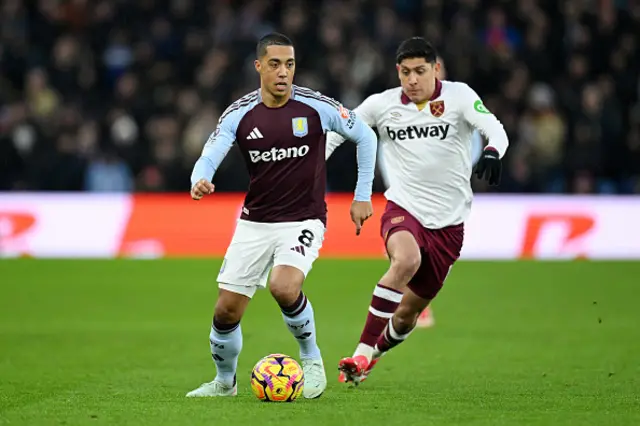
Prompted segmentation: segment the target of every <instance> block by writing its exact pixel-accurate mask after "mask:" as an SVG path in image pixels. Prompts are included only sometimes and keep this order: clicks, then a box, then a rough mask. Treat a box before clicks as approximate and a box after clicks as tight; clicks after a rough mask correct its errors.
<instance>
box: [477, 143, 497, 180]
mask: <svg viewBox="0 0 640 426" xmlns="http://www.w3.org/2000/svg"><path fill="white" fill-rule="evenodd" d="M475 173H476V177H477V178H478V179H484V180H487V181H489V185H493V186H497V185H499V184H500V177H501V176H502V162H501V161H500V154H498V151H496V150H495V148H491V147H487V148H485V149H484V151H483V152H482V155H481V156H480V160H478V164H476V172H475Z"/></svg>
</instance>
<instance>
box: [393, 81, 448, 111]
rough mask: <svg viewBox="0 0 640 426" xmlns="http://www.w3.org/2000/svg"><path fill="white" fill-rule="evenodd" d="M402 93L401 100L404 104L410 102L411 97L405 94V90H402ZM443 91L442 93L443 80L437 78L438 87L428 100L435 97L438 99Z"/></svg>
mask: <svg viewBox="0 0 640 426" xmlns="http://www.w3.org/2000/svg"><path fill="white" fill-rule="evenodd" d="M401 93H402V95H400V101H401V102H402V105H407V104H410V103H411V99H409V97H408V96H407V95H405V94H404V91H402V92H401ZM441 93H442V82H441V81H440V80H439V79H437V78H436V88H435V90H434V91H433V95H431V97H430V98H429V99H427V102H429V101H433V100H434V99H438V98H439V97H440V94H441Z"/></svg>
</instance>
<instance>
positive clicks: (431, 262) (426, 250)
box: [380, 201, 464, 299]
mask: <svg viewBox="0 0 640 426" xmlns="http://www.w3.org/2000/svg"><path fill="white" fill-rule="evenodd" d="M380 222H381V229H380V231H381V234H382V238H383V239H384V243H385V245H386V244H387V241H388V240H389V237H390V236H391V235H393V234H394V233H395V232H398V231H409V232H410V233H411V235H413V238H415V240H416V242H417V243H418V246H419V247H420V254H421V256H422V262H421V263H420V267H419V268H418V271H417V272H416V274H415V275H414V276H413V278H411V281H409V288H410V289H411V290H412V291H413V292H414V293H415V294H417V295H418V296H420V297H422V298H424V299H433V298H434V297H436V295H437V294H438V292H439V291H440V289H441V288H442V285H443V284H444V280H445V278H446V277H447V274H448V273H449V269H450V268H451V266H453V264H454V262H455V261H456V260H458V257H460V250H461V249H462V241H463V239H464V226H463V224H459V225H453V226H448V227H446V228H442V229H428V228H425V227H424V226H422V224H421V223H420V222H419V221H418V220H417V219H416V218H415V217H413V216H412V215H411V213H409V212H408V211H406V210H405V209H403V208H402V207H400V206H399V205H397V204H396V203H394V202H393V201H387V206H386V208H385V210H384V213H383V214H382V218H381V220H380Z"/></svg>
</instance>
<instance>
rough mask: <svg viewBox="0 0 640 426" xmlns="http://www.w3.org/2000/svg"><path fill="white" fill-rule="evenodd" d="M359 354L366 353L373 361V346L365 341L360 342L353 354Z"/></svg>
mask: <svg viewBox="0 0 640 426" xmlns="http://www.w3.org/2000/svg"><path fill="white" fill-rule="evenodd" d="M358 355H364V356H366V357H367V359H368V360H369V361H371V359H373V346H369V345H367V344H365V343H358V346H357V347H356V351H355V352H354V353H353V356H354V357H356V356H358Z"/></svg>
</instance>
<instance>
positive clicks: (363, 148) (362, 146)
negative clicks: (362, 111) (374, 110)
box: [333, 107, 378, 235]
mask: <svg viewBox="0 0 640 426" xmlns="http://www.w3.org/2000/svg"><path fill="white" fill-rule="evenodd" d="M345 117H346V118H345ZM333 130H335V131H336V133H338V134H340V135H341V136H342V137H344V138H345V139H349V140H352V141H353V142H354V143H355V144H356V146H357V148H356V156H357V161H358V182H357V183H356V190H355V196H354V200H353V203H352V205H351V220H352V221H353V223H354V224H355V226H356V235H360V230H361V229H362V225H363V224H364V222H365V221H366V220H367V219H368V218H370V217H371V216H372V215H373V206H372V205H371V194H372V192H373V178H374V174H375V168H376V154H377V151H378V140H377V138H376V134H375V132H374V131H373V129H371V127H369V125H368V124H367V123H365V122H364V121H363V120H361V119H360V118H359V117H358V116H357V114H356V113H355V112H353V111H348V110H347V109H346V108H344V107H340V109H339V112H338V113H337V114H336V118H335V119H334V127H333Z"/></svg>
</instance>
